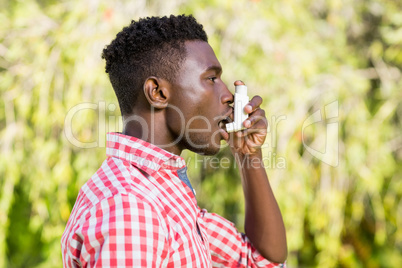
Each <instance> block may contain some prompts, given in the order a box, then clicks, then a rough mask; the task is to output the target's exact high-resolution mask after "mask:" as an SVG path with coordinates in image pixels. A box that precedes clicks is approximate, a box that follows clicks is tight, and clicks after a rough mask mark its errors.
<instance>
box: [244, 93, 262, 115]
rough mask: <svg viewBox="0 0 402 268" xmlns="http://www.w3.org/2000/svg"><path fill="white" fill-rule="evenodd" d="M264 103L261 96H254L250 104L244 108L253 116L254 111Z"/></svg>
mask: <svg viewBox="0 0 402 268" xmlns="http://www.w3.org/2000/svg"><path fill="white" fill-rule="evenodd" d="M261 103H262V98H261V97H260V96H258V95H257V96H254V97H253V98H252V99H251V100H250V102H249V103H248V104H247V105H246V106H245V107H244V111H245V112H246V113H248V114H251V113H252V112H253V111H255V110H256V109H258V108H259V107H260V105H261Z"/></svg>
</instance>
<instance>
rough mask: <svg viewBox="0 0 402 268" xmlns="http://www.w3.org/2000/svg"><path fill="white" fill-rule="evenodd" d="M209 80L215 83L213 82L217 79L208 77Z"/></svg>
mask: <svg viewBox="0 0 402 268" xmlns="http://www.w3.org/2000/svg"><path fill="white" fill-rule="evenodd" d="M208 79H209V80H211V81H212V82H213V83H215V80H216V79H217V77H215V76H213V77H208Z"/></svg>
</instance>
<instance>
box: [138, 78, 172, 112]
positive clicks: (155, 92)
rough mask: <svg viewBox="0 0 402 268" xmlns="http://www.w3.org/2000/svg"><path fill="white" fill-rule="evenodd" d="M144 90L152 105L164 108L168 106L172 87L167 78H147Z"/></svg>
mask: <svg viewBox="0 0 402 268" xmlns="http://www.w3.org/2000/svg"><path fill="white" fill-rule="evenodd" d="M143 90H144V95H145V98H146V99H147V101H148V102H149V104H150V105H151V106H153V107H155V108H156V109H164V108H166V107H167V106H168V103H169V97H170V92H169V90H170V87H169V83H168V82H167V81H166V80H164V79H160V78H157V77H155V76H150V77H148V78H147V79H146V80H145V83H144V87H143Z"/></svg>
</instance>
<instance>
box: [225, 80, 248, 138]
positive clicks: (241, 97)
mask: <svg viewBox="0 0 402 268" xmlns="http://www.w3.org/2000/svg"><path fill="white" fill-rule="evenodd" d="M247 103H248V96H247V86H246V85H238V86H236V87H235V95H234V122H232V123H229V124H226V131H227V132H228V133H230V132H236V131H240V130H242V129H245V127H244V126H243V122H244V120H246V119H247V117H248V114H247V113H245V112H244V107H246V105H247Z"/></svg>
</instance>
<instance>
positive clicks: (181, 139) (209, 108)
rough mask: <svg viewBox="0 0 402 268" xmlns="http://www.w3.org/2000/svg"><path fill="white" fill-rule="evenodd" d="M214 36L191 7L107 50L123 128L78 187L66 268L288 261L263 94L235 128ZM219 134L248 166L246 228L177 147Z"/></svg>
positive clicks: (137, 25)
mask: <svg viewBox="0 0 402 268" xmlns="http://www.w3.org/2000/svg"><path fill="white" fill-rule="evenodd" d="M207 41H208V40H207V36H206V34H205V32H204V30H203V27H202V25H200V24H198V23H197V22H196V20H195V19H194V18H193V17H192V16H184V15H182V16H170V17H169V18H168V17H163V18H159V17H152V18H146V19H140V20H139V21H137V22H135V21H132V22H131V24H130V25H129V26H128V27H125V28H124V29H123V30H122V31H121V32H120V33H118V34H117V36H116V39H115V40H113V41H112V43H111V44H110V45H109V46H107V47H106V48H105V49H104V51H103V55H102V57H103V58H104V59H106V72H107V73H108V74H109V77H110V81H111V83H112V86H113V88H114V90H115V93H116V96H117V99H118V101H119V105H120V109H121V112H122V116H123V120H124V129H123V133H121V134H120V133H108V135H107V149H106V153H107V156H108V157H107V159H106V160H105V162H104V163H103V164H102V166H101V167H100V169H99V170H98V171H97V172H96V173H95V175H93V176H92V178H91V179H90V180H89V181H88V182H87V183H86V184H85V185H84V186H83V187H82V188H81V190H80V193H79V195H78V197H77V200H76V203H75V206H74V208H73V211H72V213H71V216H70V219H69V221H68V223H67V226H66V230H65V231H64V234H63V237H62V253H63V264H64V266H66V267H76V266H78V267H81V266H89V267H94V266H96V267H101V266H106V267H211V266H218V267H277V266H282V265H280V264H279V263H282V262H284V261H285V259H286V255H287V247H286V235H285V228H284V225H283V221H282V216H281V213H280V210H279V208H278V205H277V203H276V200H275V197H274V195H273V193H272V191H271V188H270V185H269V182H268V178H267V175H266V172H265V169H264V167H263V165H262V153H261V146H262V144H263V142H264V140H265V136H266V133H267V131H266V129H267V120H266V118H265V113H264V111H263V110H262V109H261V108H260V105H261V102H262V99H261V98H260V97H258V96H256V97H253V98H252V99H251V101H250V102H249V104H248V105H247V106H246V107H245V109H244V110H245V112H247V113H248V114H249V117H248V119H247V120H246V121H245V122H244V123H243V125H244V126H245V127H246V129H245V130H242V131H239V132H236V133H234V134H230V135H229V133H227V132H226V130H225V127H224V126H225V124H226V123H227V122H228V118H232V117H233V108H232V107H231V104H232V103H233V95H232V94H231V93H230V92H229V90H228V88H227V87H226V85H225V83H224V82H223V81H222V80H221V74H222V67H221V65H220V63H219V61H218V60H217V58H216V56H215V54H214V52H213V50H212V48H211V47H210V46H209V44H208V42H207ZM236 84H242V82H241V81H236ZM222 139H224V140H226V141H227V142H229V144H230V146H231V150H232V153H233V154H234V155H235V156H236V159H237V161H238V163H239V166H240V172H241V175H242V184H243V188H244V195H245V200H246V222H245V231H246V235H247V236H246V235H245V234H240V233H238V232H237V230H236V229H235V227H234V225H233V224H231V223H230V222H228V221H227V220H226V219H224V218H222V217H220V216H218V215H216V214H211V213H208V212H207V211H205V210H200V209H199V208H198V207H197V201H196V199H195V192H194V191H193V189H192V187H191V184H190V181H189V180H188V178H187V175H186V166H185V163H184V159H183V158H181V157H180V154H181V152H182V151H183V150H184V149H188V150H191V151H194V152H197V153H200V154H209V155H210V154H216V153H217V152H218V151H219V149H220V141H221V140H222Z"/></svg>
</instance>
